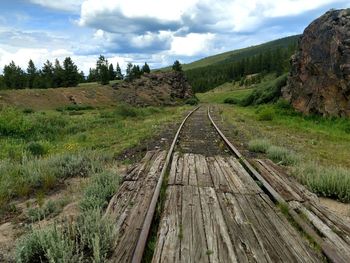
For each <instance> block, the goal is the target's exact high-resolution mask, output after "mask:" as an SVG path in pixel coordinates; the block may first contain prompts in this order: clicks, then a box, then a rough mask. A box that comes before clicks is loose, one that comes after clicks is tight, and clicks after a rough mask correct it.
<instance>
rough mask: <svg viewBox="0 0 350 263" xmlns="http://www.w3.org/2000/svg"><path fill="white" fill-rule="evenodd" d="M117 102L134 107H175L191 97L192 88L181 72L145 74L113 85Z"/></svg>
mask: <svg viewBox="0 0 350 263" xmlns="http://www.w3.org/2000/svg"><path fill="white" fill-rule="evenodd" d="M113 88H114V89H115V90H116V95H117V99H118V101H124V102H126V103H129V104H132V105H135V106H149V105H153V106H156V105H175V104H177V103H178V102H179V101H182V100H185V99H188V98H191V97H192V96H193V93H192V88H191V86H190V85H189V84H188V82H187V79H186V77H185V75H184V74H183V73H182V72H174V71H172V72H162V73H150V74H145V75H143V76H142V77H141V78H139V79H135V80H133V81H131V82H126V81H123V82H121V83H119V84H115V85H114V86H113Z"/></svg>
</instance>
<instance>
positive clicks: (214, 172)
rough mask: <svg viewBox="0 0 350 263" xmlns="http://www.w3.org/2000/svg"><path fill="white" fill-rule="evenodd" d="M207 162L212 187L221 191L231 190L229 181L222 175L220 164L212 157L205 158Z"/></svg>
mask: <svg viewBox="0 0 350 263" xmlns="http://www.w3.org/2000/svg"><path fill="white" fill-rule="evenodd" d="M207 163H208V167H209V171H210V175H211V177H212V180H213V184H214V188H215V189H216V190H220V191H223V192H230V191H233V189H231V187H230V185H229V182H228V181H227V179H226V176H225V175H224V173H223V171H222V169H221V167H220V164H219V163H218V161H217V160H216V159H215V158H214V157H209V158H207Z"/></svg>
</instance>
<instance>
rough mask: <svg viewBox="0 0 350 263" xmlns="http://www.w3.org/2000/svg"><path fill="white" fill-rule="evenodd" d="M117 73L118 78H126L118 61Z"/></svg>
mask: <svg viewBox="0 0 350 263" xmlns="http://www.w3.org/2000/svg"><path fill="white" fill-rule="evenodd" d="M115 73H116V79H118V80H122V79H123V78H124V76H123V74H122V70H121V69H120V66H119V63H118V62H117V67H116V69H115Z"/></svg>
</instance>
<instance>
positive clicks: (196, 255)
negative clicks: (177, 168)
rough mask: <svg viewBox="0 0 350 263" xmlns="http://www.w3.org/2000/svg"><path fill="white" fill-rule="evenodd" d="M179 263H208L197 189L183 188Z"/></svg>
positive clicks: (191, 187) (193, 187) (192, 187)
mask: <svg viewBox="0 0 350 263" xmlns="http://www.w3.org/2000/svg"><path fill="white" fill-rule="evenodd" d="M182 191H183V200H182V229H183V237H182V240H181V261H182V262H208V256H207V254H206V253H207V244H206V240H205V233H204V226H203V218H202V211H201V205H200V198H199V189H198V188H197V187H195V186H183V187H182Z"/></svg>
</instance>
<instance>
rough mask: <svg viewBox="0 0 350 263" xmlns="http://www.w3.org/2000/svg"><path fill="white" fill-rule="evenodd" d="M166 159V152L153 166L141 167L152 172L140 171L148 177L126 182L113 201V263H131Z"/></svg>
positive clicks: (109, 207) (153, 160) (158, 155)
mask: <svg viewBox="0 0 350 263" xmlns="http://www.w3.org/2000/svg"><path fill="white" fill-rule="evenodd" d="M165 156H166V152H165V151H164V152H159V153H157V154H155V155H154V158H152V159H150V160H149V162H152V163H151V164H150V165H148V166H147V165H146V166H142V167H149V168H140V169H144V170H143V173H145V174H146V175H145V176H142V177H138V180H137V181H124V182H123V183H122V185H121V187H120V189H119V191H118V193H117V194H116V195H115V196H114V197H113V198H112V201H111V202H110V204H109V206H108V208H107V212H106V213H107V214H109V215H110V216H111V217H112V218H114V220H115V223H116V229H117V237H118V238H117V242H116V245H115V249H114V252H113V254H112V256H111V258H110V262H130V261H131V258H132V254H133V251H134V248H135V246H136V243H137V240H138V238H139V234H140V229H141V227H142V224H143V221H144V218H145V215H146V213H147V210H148V207H149V204H150V201H151V199H152V195H153V192H154V189H155V186H156V184H157V180H158V177H159V174H160V171H161V168H162V165H163V163H164V159H165ZM147 169H148V171H147Z"/></svg>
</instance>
